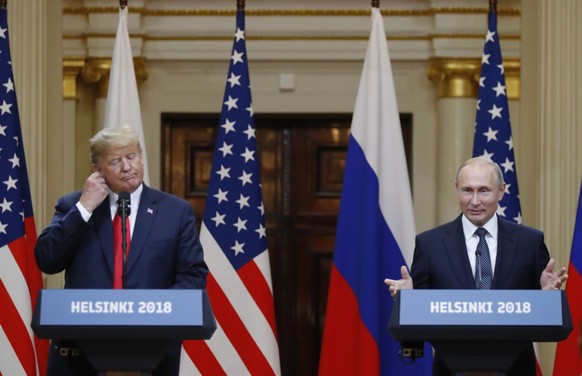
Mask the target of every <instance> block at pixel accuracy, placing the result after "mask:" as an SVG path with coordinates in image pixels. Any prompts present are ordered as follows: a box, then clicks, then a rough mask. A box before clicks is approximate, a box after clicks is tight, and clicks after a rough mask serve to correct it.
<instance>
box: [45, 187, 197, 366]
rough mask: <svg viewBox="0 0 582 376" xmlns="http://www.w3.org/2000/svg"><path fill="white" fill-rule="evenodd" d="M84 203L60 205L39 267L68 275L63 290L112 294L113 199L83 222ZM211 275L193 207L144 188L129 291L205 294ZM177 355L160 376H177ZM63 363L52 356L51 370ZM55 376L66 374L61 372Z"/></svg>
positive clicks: (72, 200)
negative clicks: (81, 205) (81, 209)
mask: <svg viewBox="0 0 582 376" xmlns="http://www.w3.org/2000/svg"><path fill="white" fill-rule="evenodd" d="M80 197H81V192H74V193H70V194H68V195H65V196H63V197H61V198H60V199H59V200H58V202H57V205H56V208H55V209H56V211H55V214H54V217H53V221H52V223H51V224H50V225H49V226H48V227H47V228H46V229H45V230H44V231H43V232H42V233H41V234H40V235H39V237H38V240H37V243H36V248H35V257H36V262H37V264H38V266H39V268H40V269H41V270H42V271H43V272H45V273H48V274H54V273H59V272H61V271H63V270H64V271H65V288H74V289H110V288H112V287H113V225H112V220H111V211H110V206H109V199H107V198H106V199H105V200H104V201H103V203H102V204H101V205H100V206H99V207H98V208H97V209H95V210H94V212H93V213H92V215H91V218H90V220H89V221H88V222H85V221H84V220H83V218H82V216H81V213H80V212H79V210H78V209H77V207H76V203H77V202H78V201H79V198H80ZM207 273H208V268H207V266H206V264H205V263H204V255H203V252H202V247H201V245H200V241H199V238H198V231H197V229H196V221H195V217H194V213H193V212H192V208H191V207H190V204H188V203H187V202H186V201H184V200H182V199H180V198H178V197H176V196H173V195H170V194H167V193H164V192H161V191H158V190H155V189H152V188H149V187H147V186H146V185H145V184H144V186H143V191H142V194H141V198H140V203H139V209H138V212H137V217H136V222H135V226H134V231H133V234H132V237H131V246H130V249H129V255H128V257H127V264H126V280H125V287H126V288H129V289H173V288H179V289H203V288H205V287H206V275H207ZM57 343H58V341H57ZM51 347H52V346H51ZM179 351H180V350H179V346H177V350H176V348H174V349H173V351H171V352H170V353H169V354H168V355H169V357H170V360H168V359H164V361H163V362H162V366H164V367H165V366H167V367H170V368H165V370H163V371H161V372H160V374H166V375H167V374H177V368H178V364H177V362H179V355H180V353H179ZM176 352H177V354H176ZM59 358H60V357H59V355H57V354H56V352H55V351H51V353H50V355H49V368H50V367H51V365H53V366H54V365H55V364H56V363H62V361H63V360H62V359H59ZM55 362H56V363H55ZM166 363H168V364H166ZM60 366H63V364H60ZM49 370H50V369H49ZM55 372H60V373H61V374H63V373H62V372H64V371H63V370H62V369H61V368H58V371H55ZM55 374H56V373H55ZM64 374H66V373H64Z"/></svg>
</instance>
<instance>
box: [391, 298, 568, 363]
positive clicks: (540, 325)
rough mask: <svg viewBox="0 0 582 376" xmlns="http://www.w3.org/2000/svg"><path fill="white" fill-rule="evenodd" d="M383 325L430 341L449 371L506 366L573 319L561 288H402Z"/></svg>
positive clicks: (563, 333) (405, 337)
mask: <svg viewBox="0 0 582 376" xmlns="http://www.w3.org/2000/svg"><path fill="white" fill-rule="evenodd" d="M388 329H389V331H390V333H392V335H393V336H394V338H395V339H396V340H398V341H400V342H401V343H409V344H410V343H418V342H423V341H429V342H430V343H431V345H432V346H433V347H434V348H435V350H437V351H438V353H439V354H440V356H441V358H442V359H443V361H444V362H445V363H446V364H447V367H449V369H451V370H452V371H455V372H457V371H459V372H462V371H487V372H489V371H494V372H505V371H507V370H509V369H510V368H511V366H512V365H513V363H514V362H515V360H516V359H517V357H518V356H519V355H520V354H521V353H522V352H523V351H525V350H526V349H527V347H528V346H531V343H532V342H554V341H560V340H563V339H565V338H567V337H568V335H569V334H570V332H571V331H572V319H571V317H570V310H569V308H568V300H567V298H566V294H565V292H564V291H560V290H551V291H546V290H544V291H542V290H401V291H399V292H398V294H397V296H396V300H395V301H394V305H393V307H392V314H391V316H390V323H389V326H388Z"/></svg>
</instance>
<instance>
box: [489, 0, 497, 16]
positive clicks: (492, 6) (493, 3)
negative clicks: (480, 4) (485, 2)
mask: <svg viewBox="0 0 582 376" xmlns="http://www.w3.org/2000/svg"><path fill="white" fill-rule="evenodd" d="M489 11H490V12H493V13H497V0H489Z"/></svg>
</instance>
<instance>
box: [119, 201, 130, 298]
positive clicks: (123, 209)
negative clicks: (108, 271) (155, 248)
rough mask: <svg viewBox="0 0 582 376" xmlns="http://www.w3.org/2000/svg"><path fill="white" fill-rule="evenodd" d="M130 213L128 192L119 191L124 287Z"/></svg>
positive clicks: (122, 279)
mask: <svg viewBox="0 0 582 376" xmlns="http://www.w3.org/2000/svg"><path fill="white" fill-rule="evenodd" d="M130 214H131V199H130V196H129V192H126V191H123V192H119V196H118V198H117V215H119V216H120V217H121V250H122V254H123V261H122V272H121V283H122V287H124V288H125V264H126V261H127V224H126V222H127V217H129V215H130Z"/></svg>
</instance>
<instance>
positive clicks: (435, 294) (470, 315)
mask: <svg viewBox="0 0 582 376" xmlns="http://www.w3.org/2000/svg"><path fill="white" fill-rule="evenodd" d="M411 291H414V290H409V291H406V290H404V291H401V293H402V296H401V298H400V312H401V315H400V325H455V326H457V325H472V326H474V325H495V326H506V325H508V326H514V325H518V326H527V325H533V326H537V325H547V326H561V325H562V323H563V321H562V310H561V308H562V302H561V296H560V291H559V290H552V291H543V292H542V293H540V291H537V290H440V291H439V290H416V291H414V293H411Z"/></svg>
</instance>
